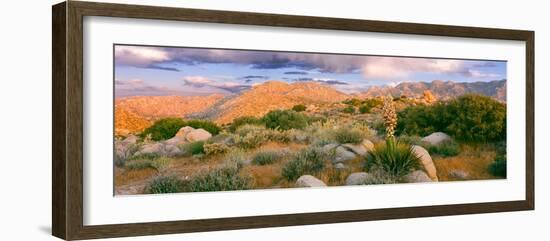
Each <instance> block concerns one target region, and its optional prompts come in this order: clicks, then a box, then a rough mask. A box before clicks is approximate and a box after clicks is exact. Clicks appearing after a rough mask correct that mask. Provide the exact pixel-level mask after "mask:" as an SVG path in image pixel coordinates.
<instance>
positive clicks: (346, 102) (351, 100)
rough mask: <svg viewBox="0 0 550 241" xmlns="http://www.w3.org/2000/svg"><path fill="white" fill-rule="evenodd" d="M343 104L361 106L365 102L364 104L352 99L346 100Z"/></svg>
mask: <svg viewBox="0 0 550 241" xmlns="http://www.w3.org/2000/svg"><path fill="white" fill-rule="evenodd" d="M342 103H344V104H346V105H353V106H359V105H361V103H363V102H362V101H361V100H360V99H357V98H352V99H347V100H344V101H343V102H342Z"/></svg>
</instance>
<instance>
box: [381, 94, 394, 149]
mask: <svg viewBox="0 0 550 241" xmlns="http://www.w3.org/2000/svg"><path fill="white" fill-rule="evenodd" d="M382 117H383V118H384V125H385V126H386V138H388V139H389V138H392V139H393V138H394V133H395V127H396V126H397V114H396V113H395V106H394V105H393V98H392V97H391V96H387V97H386V98H384V106H383V107H382Z"/></svg>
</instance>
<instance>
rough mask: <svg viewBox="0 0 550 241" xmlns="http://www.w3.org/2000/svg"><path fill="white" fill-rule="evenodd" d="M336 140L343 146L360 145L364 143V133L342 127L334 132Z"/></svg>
mask: <svg viewBox="0 0 550 241" xmlns="http://www.w3.org/2000/svg"><path fill="white" fill-rule="evenodd" d="M334 139H335V140H336V141H337V142H338V143H341V144H344V143H353V144H358V143H361V141H363V133H361V131H359V130H358V129H353V128H343V127H341V128H338V129H336V130H335V131H334Z"/></svg>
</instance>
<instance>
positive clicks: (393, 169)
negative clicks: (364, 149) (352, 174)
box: [365, 139, 420, 177]
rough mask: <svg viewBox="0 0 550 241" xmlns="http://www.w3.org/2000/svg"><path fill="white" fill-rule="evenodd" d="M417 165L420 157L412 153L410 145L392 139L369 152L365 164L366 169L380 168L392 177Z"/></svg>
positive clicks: (407, 171) (400, 175) (403, 173)
mask: <svg viewBox="0 0 550 241" xmlns="http://www.w3.org/2000/svg"><path fill="white" fill-rule="evenodd" d="M418 167H420V159H419V158H418V157H417V156H416V154H414V151H413V149H412V146H411V145H407V144H402V143H399V142H396V141H393V140H392V139H388V140H386V143H385V145H379V146H376V147H375V149H374V151H371V152H369V153H368V154H367V157H366V164H365V168H366V169H367V170H370V169H372V168H380V169H381V170H383V171H385V172H387V173H388V174H390V175H392V176H394V177H402V176H404V175H406V174H408V173H410V172H411V171H412V170H414V169H417V168H418Z"/></svg>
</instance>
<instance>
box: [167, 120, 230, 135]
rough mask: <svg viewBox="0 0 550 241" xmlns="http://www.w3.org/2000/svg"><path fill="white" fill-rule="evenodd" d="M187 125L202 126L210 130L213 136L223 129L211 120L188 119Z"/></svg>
mask: <svg viewBox="0 0 550 241" xmlns="http://www.w3.org/2000/svg"><path fill="white" fill-rule="evenodd" d="M185 126H190V127H193V128H195V129H199V128H202V129H204V130H205V131H208V132H209V133H210V134H212V135H213V136H215V135H217V134H218V133H220V131H221V128H220V127H219V126H218V125H216V123H214V122H212V121H209V120H188V121H185ZM178 130H179V129H178ZM176 133H177V131H176ZM174 135H175V133H174Z"/></svg>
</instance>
